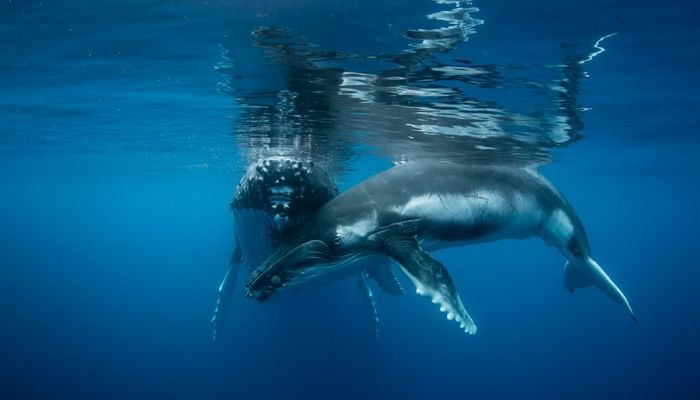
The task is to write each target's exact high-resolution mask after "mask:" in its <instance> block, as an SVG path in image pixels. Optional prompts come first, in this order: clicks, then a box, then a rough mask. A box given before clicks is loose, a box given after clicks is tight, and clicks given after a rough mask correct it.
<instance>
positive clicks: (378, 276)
mask: <svg viewBox="0 0 700 400" xmlns="http://www.w3.org/2000/svg"><path fill="white" fill-rule="evenodd" d="M387 261H388V260H387ZM367 276H369V277H370V278H372V279H373V280H374V281H375V282H377V284H378V285H379V287H380V288H382V290H383V291H385V292H386V293H389V294H393V295H394V296H401V295H402V294H404V291H403V287H401V284H400V283H399V280H398V279H396V275H394V273H393V272H392V271H391V265H389V263H388V262H386V263H382V264H381V265H377V266H376V267H374V268H368V269H367Z"/></svg>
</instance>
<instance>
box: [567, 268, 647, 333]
mask: <svg viewBox="0 0 700 400" xmlns="http://www.w3.org/2000/svg"><path fill="white" fill-rule="evenodd" d="M592 285H595V286H596V287H597V288H598V289H600V291H601V292H603V293H605V294H606V295H607V296H608V297H610V298H611V299H612V300H613V301H614V302H616V303H618V304H620V305H622V306H623V307H625V309H627V312H628V313H629V314H630V316H631V317H632V320H634V322H637V317H636V316H635V315H634V311H632V307H631V306H630V303H629V301H627V297H625V294H624V293H622V290H620V288H618V287H617V285H616V284H615V282H613V280H612V279H610V277H609V276H608V274H606V273H605V271H603V268H601V267H600V265H598V263H597V262H595V260H593V259H592V258H590V257H586V258H585V259H583V258H582V259H577V260H576V261H574V262H571V261H567V262H566V264H565V265H564V287H566V290H568V291H570V292H573V291H574V290H575V289H576V288H581V287H588V286H592Z"/></svg>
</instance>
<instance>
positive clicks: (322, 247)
mask: <svg viewBox="0 0 700 400" xmlns="http://www.w3.org/2000/svg"><path fill="white" fill-rule="evenodd" d="M343 238H344V237H343V236H341V235H339V234H338V231H337V227H328V226H325V225H324V224H319V223H318V221H317V220H316V221H310V222H308V223H306V224H304V225H302V226H299V227H298V228H296V229H294V230H292V231H290V232H289V233H288V234H287V235H285V239H284V240H283V241H282V242H281V243H280V244H279V246H278V247H277V250H276V251H274V252H273V253H272V254H271V255H270V256H269V257H268V258H267V260H265V261H264V262H263V263H262V264H261V265H260V266H259V267H258V268H256V269H255V270H254V271H253V272H252V273H251V276H250V280H249V282H248V284H247V285H246V296H248V297H253V298H256V299H258V300H265V299H267V298H268V297H269V296H270V295H271V294H272V293H273V292H274V291H275V290H277V289H279V288H283V287H287V286H297V285H300V284H304V283H308V282H318V281H322V280H327V279H330V277H337V276H338V275H349V274H352V273H353V271H354V269H353V268H352V266H353V265H356V261H359V260H361V259H363V258H366V257H368V256H370V255H372V254H373V250H375V249H374V248H373V247H372V243H371V242H368V241H355V242H352V241H348V240H346V241H343Z"/></svg>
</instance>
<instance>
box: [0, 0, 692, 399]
mask: <svg viewBox="0 0 700 400" xmlns="http://www.w3.org/2000/svg"><path fill="white" fill-rule="evenodd" d="M404 3H406V2H401V3H400V2H395V3H393V2H391V1H386V2H375V3H373V4H372V6H371V7H373V8H372V9H364V11H362V12H360V10H362V7H360V5H359V4H358V3H355V2H352V3H350V2H340V1H308V2H303V1H299V2H279V3H276V4H274V7H273V6H270V4H272V3H270V2H262V3H260V6H255V7H254V6H247V5H242V4H236V3H229V2H223V1H221V2H211V3H199V2H155V1H149V2H119V3H115V4H110V3H107V4H106V5H102V6H99V7H98V6H95V5H93V4H92V3H88V2H80V1H73V2H69V3H65V4H55V3H51V2H47V3H46V4H40V3H38V2H21V1H20V2H12V3H9V2H8V3H6V4H3V5H2V6H0V17H1V18H2V20H0V34H1V35H0V37H2V39H1V40H0V51H1V53H0V73H1V75H0V85H1V86H0V91H1V92H2V93H1V96H0V97H1V98H0V130H1V132H0V256H1V258H0V262H1V265H0V397H2V398H3V399H4V398H8V399H20V398H37V399H63V398H72V399H75V398H95V399H96V398H100V399H117V398H119V399H123V398H146V397H158V398H161V397H168V398H182V399H194V398H197V399H199V398H201V399H224V398H244V397H253V396H255V397H257V398H314V397H316V398H429V397H430V398H437V397H439V398H448V399H452V398H454V399H461V398H514V397H519V398H530V397H532V398H582V399H589V398H648V399H657V398H697V397H698V396H700V383H699V382H700V376H699V375H700V372H699V371H700V361H698V360H700V348H699V347H700V345H699V344H698V341H697V338H698V337H700V299H699V298H698V295H697V292H698V290H699V289H700V287H699V286H700V272H699V271H698V267H699V266H700V250H699V248H700V229H699V228H698V225H699V224H700V212H699V211H698V205H699V204H700V187H699V185H700V183H699V182H700V166H699V165H700V140H699V137H698V128H699V125H700V124H698V112H699V111H700V107H699V104H698V98H697V93H698V89H700V87H699V83H698V77H697V70H698V67H700V62H699V59H698V57H699V55H698V54H699V51H698V43H700V42H699V39H700V34H699V28H698V27H697V23H696V21H697V20H698V17H700V15H699V12H698V5H697V3H696V2H694V1H688V2H681V1H676V2H673V1H671V2H664V3H663V4H659V3H657V2H650V1H644V2H639V1H634V2H633V1H592V2H573V1H560V2H546V1H534V2H526V3H527V4H523V2H514V1H489V2H486V1H484V2H480V3H478V4H477V6H479V7H480V9H481V11H480V13H479V15H478V16H479V18H482V19H484V20H486V23H485V24H484V25H483V26H482V27H480V28H479V30H478V33H477V34H476V35H475V36H474V37H472V38H471V39H470V41H469V42H468V43H467V44H465V45H463V46H461V47H460V48H459V51H460V52H464V53H465V54H466V55H467V56H469V57H470V58H473V59H477V60H479V61H480V62H484V63H507V62H517V63H522V64H528V63H537V62H553V60H556V57H555V56H554V55H552V56H551V57H550V56H549V54H550V53H549V52H551V51H553V50H552V49H555V48H558V43H559V42H560V41H563V40H582V41H585V40H587V41H594V40H595V39H596V38H598V37H600V36H602V35H604V34H607V33H611V32H620V34H619V35H618V36H615V37H614V38H612V39H611V40H609V41H607V42H606V46H605V47H606V49H607V51H606V53H605V54H603V55H601V56H600V57H598V58H596V60H595V62H592V63H590V65H589V67H588V73H589V74H590V78H589V79H587V80H585V81H584V83H583V90H584V94H583V102H584V105H585V106H586V107H589V108H591V110H590V111H589V112H587V113H586V114H585V118H584V121H585V123H586V128H585V130H584V131H583V132H582V134H583V135H584V139H583V140H581V141H580V142H577V143H575V144H573V145H571V146H570V147H568V148H563V149H560V150H557V151H556V152H555V159H556V161H555V162H553V163H551V164H549V165H546V166H544V167H543V168H541V171H542V173H543V174H544V175H545V176H547V177H548V178H549V179H551V181H552V182H553V183H554V184H555V185H556V186H557V187H558V188H559V189H560V190H561V191H562V192H563V193H565V194H566V196H567V197H568V198H569V199H570V200H571V202H572V203H573V205H574V206H575V207H576V209H577V211H578V213H579V214H580V216H581V218H582V220H583V221H584V223H585V225H586V228H587V231H588V234H589V237H590V240H591V245H592V252H593V254H594V256H595V258H596V260H598V262H599V263H600V264H601V265H602V266H603V267H604V268H606V270H607V271H608V272H609V273H610V274H611V276H612V277H613V278H614V279H615V280H616V281H617V282H618V283H619V285H620V286H621V288H622V289H623V290H624V291H625V293H626V295H627V297H628V298H629V299H630V301H631V303H632V306H633V307H634V308H635V311H636V313H637V315H638V318H639V323H638V324H636V325H635V324H634V323H632V322H631V321H630V320H629V318H628V317H627V316H626V315H625V313H624V311H623V310H622V309H620V308H619V307H618V306H616V305H615V304H613V303H612V302H610V301H609V300H608V299H607V298H605V297H604V296H603V295H601V294H600V293H599V292H597V291H595V290H581V291H579V292H577V293H576V294H575V295H571V294H569V293H567V292H566V291H565V290H564V289H563V287H562V286H563V285H562V282H561V281H562V278H561V268H562V266H563V258H562V256H561V255H560V254H558V253H557V252H556V251H555V250H554V249H552V248H549V247H547V246H545V245H544V244H543V243H541V242H539V241H537V240H534V239H533V240H526V241H507V242H498V243H491V244H484V245H479V246H472V247H468V248H462V249H451V250H448V251H443V252H439V253H438V254H437V256H438V258H440V259H441V260H442V261H443V262H444V263H445V265H446V266H447V267H448V269H449V270H450V272H451V274H452V276H453V278H454V280H455V282H456V284H457V285H458V287H459V290H460V293H461V295H462V298H463V300H464V302H465V304H466V306H467V308H468V309H469V310H470V312H471V314H472V316H473V317H474V319H475V321H476V323H477V325H478V326H479V333H478V334H477V335H476V336H473V337H470V336H467V335H464V334H463V333H462V332H461V331H460V330H459V329H456V327H455V326H454V324H453V323H449V322H447V321H445V320H444V317H443V315H442V314H440V313H438V312H437V310H436V309H435V306H434V305H431V304H430V302H428V301H426V300H425V299H423V298H419V297H417V296H415V295H413V294H412V290H408V292H409V294H407V295H406V296H403V297H401V298H395V297H390V296H386V295H384V294H383V293H378V294H377V300H378V306H379V311H380V318H381V321H380V324H381V326H380V329H381V338H380V339H379V340H374V339H373V338H372V336H371V329H370V328H369V324H368V322H367V316H366V314H365V309H364V306H363V304H362V303H361V301H359V300H360V297H359V295H358V293H357V288H356V282H354V281H353V280H349V281H338V282H334V283H331V284H329V285H326V286H323V287H315V288H307V289H306V290H304V291H299V292H291V293H287V294H286V295H284V296H282V295H280V296H279V297H278V298H277V299H276V301H271V302H269V303H265V304H259V303H256V302H253V301H249V300H246V299H244V298H243V296H239V297H238V298H236V300H235V305H234V306H233V307H232V309H233V310H235V311H234V312H233V315H231V318H230V324H229V328H230V329H229V332H228V334H227V335H226V337H224V339H223V340H222V342H220V343H213V342H211V341H210V339H209V337H210V325H209V317H210V315H211V312H212V310H213V305H214V302H215V290H216V287H217V285H218V282H219V280H220V278H221V276H222V274H223V271H224V266H225V264H226V262H227V260H228V257H229V255H230V251H231V239H232V231H231V230H232V224H231V221H230V214H229V212H228V201H229V200H230V196H231V194H232V192H233V188H234V186H235V184H236V182H237V180H238V178H239V176H240V174H241V172H242V170H243V168H244V167H245V163H244V161H243V160H241V158H240V157H239V155H238V153H239V150H238V149H237V148H236V147H235V146H234V141H233V139H232V133H231V130H232V123H231V119H230V118H228V117H232V116H235V115H236V114H237V110H236V105H235V102H234V101H233V100H232V99H231V98H229V97H227V96H225V95H222V94H220V93H218V92H217V90H216V89H217V84H218V83H220V82H221V81H222V78H221V76H219V75H218V74H217V73H216V72H215V71H214V69H213V66H214V65H216V64H217V62H219V61H220V55H221V52H222V49H221V47H220V46H219V44H220V43H222V42H227V43H229V44H230V43H238V42H240V51H241V53H242V54H245V52H246V51H250V50H248V49H249V43H248V42H249V37H248V35H247V33H248V32H250V29H252V28H253V27H254V26H256V23H257V22H256V20H255V19H254V18H249V17H246V16H247V15H249V14H255V13H258V12H259V10H258V9H257V8H259V7H269V8H268V10H274V12H272V13H271V14H272V15H271V16H270V18H272V19H275V18H276V19H278V21H276V22H279V23H281V24H282V23H286V24H288V25H290V26H294V25H296V26H295V27H296V28H297V29H305V30H306V31H305V32H303V33H305V34H308V35H310V36H312V37H314V35H315V38H317V42H319V43H320V44H321V45H326V46H327V47H333V46H335V47H341V48H342V47H344V46H345V47H347V49H348V50H357V49H358V48H359V49H362V48H364V47H368V46H374V45H377V44H376V41H374V40H373V39H374V38H375V37H377V35H379V34H380V33H378V32H374V31H372V30H371V29H367V30H366V31H361V32H360V33H357V32H356V33H355V34H356V35H357V36H356V39H357V40H355V41H352V40H350V39H348V38H347V37H345V36H342V37H340V36H337V37H336V36H334V35H336V34H337V35H340V34H339V33H337V32H341V31H342V29H344V25H343V24H350V23H351V22H352V21H353V17H356V16H358V18H357V20H360V19H359V16H365V17H366V16H367V15H370V16H371V15H386V11H387V10H390V11H393V12H395V14H396V15H402V16H403V18H406V20H410V19H411V18H414V17H415V18H417V16H419V15H423V14H425V13H424V12H423V13H422V14H421V12H422V11H423V10H424V9H426V7H425V5H424V4H423V3H421V2H415V4H408V5H407V4H404ZM367 7H370V6H367ZM375 8H376V9H375ZM414 8H415V9H414ZM428 8H429V7H428ZM328 10H341V11H337V12H336V14H334V15H340V17H338V18H337V21H341V22H338V23H336V24H328V23H326V22H324V21H325V20H324V18H323V17H324V15H325V16H327V15H329V14H328ZM312 11H313V12H312ZM324 13H325V14H324ZM381 13H384V14H381ZM414 14H415V16H414ZM341 17H342V18H341ZM303 18H307V19H306V20H304V19H303ZM377 18H378V17H377ZM280 21H282V22H280ZM363 21H364V20H363ZM370 21H371V19H370ZM367 25H371V24H370V23H367ZM372 26H373V25H372ZM336 31H337V32H336ZM324 33H325V34H324ZM400 39H401V38H395V40H396V43H394V42H391V43H388V44H386V46H399V45H400V44H401V43H399V41H400ZM324 40H327V41H329V42H332V41H334V40H335V41H336V43H323V41H324ZM371 43H373V44H371ZM239 56H240V55H239ZM271 79H272V77H271ZM372 154H373V153H372V152H371V151H369V150H368V151H367V152H366V154H364V155H362V156H359V157H358V158H356V159H355V160H354V161H353V168H352V170H351V172H349V173H348V174H346V175H344V176H341V177H339V179H340V183H341V186H342V187H343V188H345V187H348V186H349V185H350V184H352V183H355V182H358V181H359V180H361V179H362V178H363V177H366V176H368V175H370V174H372V173H374V172H376V171H379V170H381V169H383V168H386V167H388V166H389V165H390V163H389V162H388V160H385V159H381V158H378V157H376V156H373V155H372ZM403 282H404V284H405V286H406V287H407V288H410V283H409V282H408V281H406V280H404V281H403ZM239 285H240V283H239Z"/></svg>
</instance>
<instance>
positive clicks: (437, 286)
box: [246, 161, 634, 334]
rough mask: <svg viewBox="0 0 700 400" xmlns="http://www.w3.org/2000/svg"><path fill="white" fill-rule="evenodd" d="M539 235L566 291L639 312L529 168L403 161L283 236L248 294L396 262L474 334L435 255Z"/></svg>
mask: <svg viewBox="0 0 700 400" xmlns="http://www.w3.org/2000/svg"><path fill="white" fill-rule="evenodd" d="M532 236H535V237H540V238H542V239H543V240H544V241H545V242H547V243H548V244H550V245H553V246H555V247H556V248H557V249H558V250H559V251H560V252H561V253H562V254H563V255H564V256H565V257H566V259H567V262H566V265H565V269H564V284H565V287H566V288H567V289H568V290H569V291H572V292H573V291H574V289H576V288H579V287H587V286H591V285H594V286H596V287H597V288H598V289H600V290H601V291H602V292H603V293H605V294H606V295H607V296H609V297H610V298H611V299H612V300H614V301H615V302H617V303H619V304H621V305H623V306H624V307H625V308H626V309H627V311H628V312H629V313H630V315H631V316H632V318H633V319H634V313H633V311H632V309H631V307H630V305H629V302H628V301H627V299H626V298H625V296H624V294H623V293H622V291H620V289H619V288H618V287H617V286H616V285H615V283H613V281H612V280H611V279H610V278H609V277H608V275H607V274H606V273H605V272H604V271H603V269H602V268H601V267H600V266H599V265H598V264H597V263H596V262H595V261H594V260H593V259H592V258H591V255H590V249H589V244H588V239H587V237H586V233H585V230H584V228H583V225H582V223H581V221H580V219H579V217H578V216H577V215H576V212H575V211H574V209H573V208H572V206H571V204H570V203H569V202H568V201H567V200H566V199H565V198H564V197H563V196H562V195H561V194H560V193H559V192H558V191H557V190H556V189H555V188H554V187H553V186H552V185H551V184H550V183H549V182H548V181H547V180H546V179H545V178H543V177H542V176H540V175H539V174H538V173H537V172H535V171H534V170H530V169H522V168H510V167H499V166H467V165H462V164H456V163H451V162H432V161H431V162H413V163H405V164H401V165H399V166H396V167H394V168H391V169H389V170H387V171H385V172H382V173H380V174H378V175H375V176H373V177H371V178H369V179H367V180H365V181H364V182H362V183H360V184H358V185H356V186H354V187H353V188H351V189H349V190H348V191H346V192H344V193H342V194H340V195H339V196H337V197H335V198H334V199H332V200H330V201H329V202H328V203H326V204H325V205H324V206H322V207H321V208H320V209H319V210H318V211H316V212H315V213H314V215H313V217H312V218H311V219H310V221H309V222H307V223H305V224H303V225H300V226H298V227H297V228H295V229H293V230H291V231H290V232H289V234H287V235H285V237H284V239H283V240H282V242H281V243H280V245H279V246H278V248H277V250H276V251H275V252H274V253H273V254H272V255H270V257H268V259H267V260H266V261H265V262H264V263H262V264H261V265H260V266H259V267H258V268H257V269H256V270H255V271H253V273H252V274H251V277H250V280H249V282H248V284H247V286H246V294H247V296H249V297H255V298H257V299H259V300H264V299H266V298H267V297H269V296H270V295H271V294H272V293H273V292H274V291H275V290H276V289H277V288H279V287H283V286H289V285H294V284H295V283H297V282H299V281H306V280H312V279H319V278H322V277H324V276H327V275H342V274H347V273H352V269H353V268H352V266H353V265H355V264H356V263H355V262H356V261H357V260H358V259H362V258H365V257H370V256H374V255H382V256H387V257H389V258H391V259H392V260H393V261H394V262H395V263H396V264H398V265H399V266H400V268H401V270H402V271H403V272H404V273H405V274H406V275H407V276H408V278H409V279H410V280H411V281H412V282H413V284H414V285H415V286H416V292H417V293H418V294H419V295H424V296H429V297H430V298H431V300H432V302H433V303H435V304H437V305H438V306H439V307H440V310H441V311H442V312H445V313H447V318H448V319H450V320H453V319H454V320H456V321H457V322H458V323H459V325H460V327H461V328H462V329H464V330H465V332H468V333H470V334H473V333H475V332H476V325H475V324H474V322H473V321H472V319H471V317H470V316H469V314H468V313H467V311H466V309H465V307H464V305H463V304H462V301H461V299H460V297H459V295H458V294H457V290H456V288H455V285H454V283H453V282H452V279H451V278H450V276H449V274H448V272H447V270H446V269H445V267H444V266H443V265H442V264H441V263H440V262H439V261H437V260H436V259H434V258H433V257H432V256H431V255H430V253H428V251H430V250H435V249H440V248H444V247H452V246H460V245H465V244H471V243H479V242H487V241H494V240H499V239H524V238H528V237H532Z"/></svg>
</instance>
